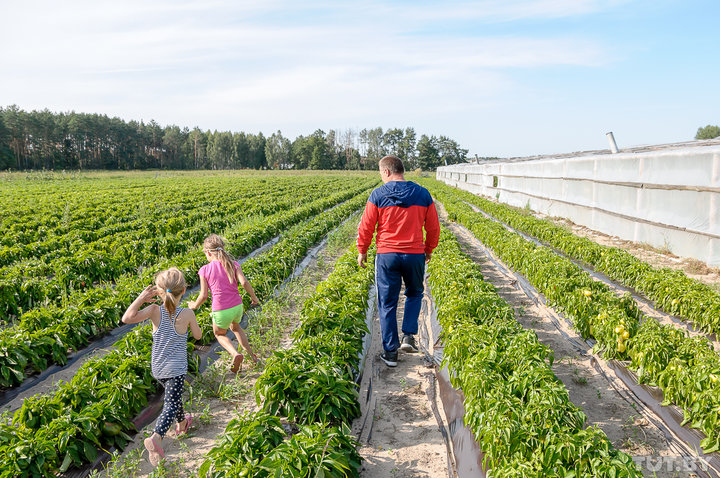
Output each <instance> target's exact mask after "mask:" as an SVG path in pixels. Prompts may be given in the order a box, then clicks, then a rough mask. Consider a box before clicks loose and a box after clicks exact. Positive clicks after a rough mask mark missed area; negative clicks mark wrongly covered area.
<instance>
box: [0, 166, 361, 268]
mask: <svg viewBox="0 0 720 478" xmlns="http://www.w3.org/2000/svg"><path fill="white" fill-rule="evenodd" d="M344 182H347V180H346V179H345V178H342V177H340V176H326V177H323V178H314V179H313V178H308V177H303V176H297V175H295V176H284V177H283V176H277V175H276V176H274V177H273V178H272V179H271V180H270V181H268V179H267V178H266V177H259V176H252V175H247V174H239V175H238V174H236V173H235V174H234V173H232V172H227V173H226V174H222V176H218V175H217V174H216V175H215V176H214V177H203V176H198V175H196V174H194V175H192V177H191V178H183V179H182V180H178V179H177V178H174V177H173V178H167V179H162V178H161V179H157V180H150V181H148V180H147V179H146V180H144V181H143V180H138V179H137V178H132V177H129V178H127V177H126V178H122V179H121V180H120V181H116V180H111V179H108V178H103V179H100V180H95V179H92V180H85V181H82V180H81V181H76V182H73V183H72V184H71V186H70V189H67V187H68V185H67V184H66V183H64V182H62V181H56V182H50V185H49V186H47V187H45V188H41V187H38V186H37V185H32V187H30V188H27V187H23V186H26V184H25V183H23V182H18V183H16V184H13V183H12V182H9V183H4V184H2V185H0V197H2V199H3V212H4V213H5V215H4V216H3V217H2V218H0V228H1V229H0V265H3V266H4V265H7V264H10V263H12V262H15V261H17V260H20V259H27V258H31V257H33V258H41V257H45V255H46V254H51V256H50V257H54V256H55V255H56V254H57V252H56V251H57V250H58V249H63V248H65V247H71V250H73V249H72V247H76V246H78V245H82V244H83V243H87V242H92V241H95V240H97V239H99V238H102V237H104V236H106V235H108V234H112V233H114V232H117V231H120V230H128V229H127V228H128V225H131V224H133V223H135V222H136V221H146V222H156V223H157V222H160V223H162V222H163V221H165V219H166V218H169V217H172V216H173V215H174V214H176V213H179V212H183V211H188V210H190V209H193V208H197V207H203V206H204V207H212V206H213V205H216V204H218V198H217V194H218V191H224V192H225V199H230V197H232V196H236V195H237V194H243V195H246V196H247V197H248V198H249V199H252V198H253V197H254V196H257V195H258V194H264V193H268V192H273V191H285V192H290V191H292V190H293V189H294V188H296V187H299V188H300V189H304V188H308V187H313V186H314V187H317V188H322V187H323V186H327V187H328V188H330V189H336V188H337V186H338V185H340V184H341V183H344ZM8 184H10V186H8ZM239 184H241V185H242V187H241V188H240V189H241V191H238V185H239ZM268 186H270V188H268ZM268 189H270V190H268ZM170 225H171V223H170ZM162 227H163V225H162V224H160V228H161V229H162Z"/></svg>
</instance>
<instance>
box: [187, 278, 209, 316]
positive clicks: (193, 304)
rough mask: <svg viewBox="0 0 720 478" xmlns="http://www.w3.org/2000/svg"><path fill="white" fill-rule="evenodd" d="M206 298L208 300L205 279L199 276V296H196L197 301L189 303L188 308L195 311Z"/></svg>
mask: <svg viewBox="0 0 720 478" xmlns="http://www.w3.org/2000/svg"><path fill="white" fill-rule="evenodd" d="M207 298H208V283H207V279H206V278H205V277H204V276H200V295H198V298H197V299H195V300H191V301H189V302H188V307H190V308H191V309H193V310H196V309H198V308H200V306H201V305H203V304H204V303H205V301H206V300H207Z"/></svg>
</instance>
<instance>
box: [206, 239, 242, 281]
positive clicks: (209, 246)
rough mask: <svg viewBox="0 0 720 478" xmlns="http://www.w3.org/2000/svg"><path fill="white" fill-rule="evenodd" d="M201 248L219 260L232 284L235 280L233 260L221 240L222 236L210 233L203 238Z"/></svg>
mask: <svg viewBox="0 0 720 478" xmlns="http://www.w3.org/2000/svg"><path fill="white" fill-rule="evenodd" d="M203 249H205V250H206V251H208V252H209V253H210V254H211V255H212V256H213V257H215V258H217V260H219V261H220V264H222V266H223V268H224V269H225V273H226V274H227V276H228V280H229V281H230V283H231V284H234V283H235V282H236V277H235V270H236V269H235V261H234V259H233V257H232V256H231V255H230V254H228V252H227V251H226V250H225V242H224V241H223V240H222V237H220V236H218V235H217V234H210V235H209V236H208V237H206V238H205V242H203Z"/></svg>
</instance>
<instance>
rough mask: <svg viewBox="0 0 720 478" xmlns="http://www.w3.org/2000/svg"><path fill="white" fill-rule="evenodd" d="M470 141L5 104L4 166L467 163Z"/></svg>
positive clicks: (1, 111)
mask: <svg viewBox="0 0 720 478" xmlns="http://www.w3.org/2000/svg"><path fill="white" fill-rule="evenodd" d="M467 153H468V150H467V149H463V148H460V146H459V145H458V144H457V142H455V141H454V140H452V139H450V138H448V137H445V136H439V137H436V136H428V135H425V134H423V135H421V136H420V138H418V137H417V134H416V133H415V130H414V129H413V128H410V127H408V128H405V129H399V128H391V129H388V130H385V131H383V129H382V128H372V129H362V130H360V131H355V130H351V129H348V130H345V131H339V130H330V131H329V132H327V133H326V132H324V131H323V130H320V129H318V130H316V131H315V132H314V133H312V134H310V135H308V136H302V135H301V136H298V137H297V138H295V139H294V140H292V141H291V140H290V139H289V138H286V137H284V136H283V135H282V133H281V132H280V131H277V132H275V133H273V134H272V135H270V136H269V137H265V136H264V135H263V134H262V133H258V134H252V133H244V132H232V131H203V130H201V129H200V128H198V127H195V128H193V129H192V130H191V129H189V128H187V127H184V128H180V127H179V126H176V125H169V126H164V127H163V126H160V125H159V124H158V123H156V122H155V121H150V122H148V123H145V122H143V121H139V122H138V121H124V120H122V119H120V118H110V117H108V116H107V115H101V114H87V113H75V112H70V113H53V112H51V111H49V110H47V109H45V110H42V111H30V112H26V111H23V110H21V109H19V108H18V107H17V106H15V105H13V106H9V107H7V108H0V170H32V169H47V170H60V169H117V170H129V169H246V168H249V169H376V168H377V163H378V160H379V159H380V158H382V157H383V156H385V155H387V154H395V155H397V156H398V157H400V158H401V159H403V161H405V162H406V167H407V168H408V169H417V168H421V169H423V170H433V169H435V168H437V167H438V166H440V165H444V164H456V163H462V162H465V161H466V160H467Z"/></svg>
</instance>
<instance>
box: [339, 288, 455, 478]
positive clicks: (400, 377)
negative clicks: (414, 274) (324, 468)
mask: <svg viewBox="0 0 720 478" xmlns="http://www.w3.org/2000/svg"><path fill="white" fill-rule="evenodd" d="M403 301H404V296H403V295H402V294H401V300H400V304H399V306H398V330H400V326H401V323H402V311H403V310H404V308H403ZM400 333H401V334H402V332H400ZM380 352H382V341H381V337H380V323H379V320H378V317H377V311H376V313H375V317H374V318H373V330H372V345H371V346H370V349H369V352H368V358H367V362H366V366H365V372H364V376H363V380H362V382H361V384H360V392H361V396H365V394H366V393H367V390H368V388H370V395H371V397H370V400H369V402H368V406H364V407H363V408H362V411H363V415H362V416H361V417H360V418H359V419H357V420H355V423H354V424H353V431H354V432H355V433H356V435H358V436H359V438H360V442H361V445H362V446H361V448H360V455H361V456H362V457H363V459H364V462H363V465H362V468H361V470H360V476H361V477H367V478H376V477H393V478H395V477H398V478H399V477H407V478H411V477H412V478H443V477H447V476H448V471H447V470H448V463H447V458H446V448H445V442H444V441H443V438H442V435H441V433H440V430H439V428H438V423H437V421H436V419H435V416H434V415H433V413H432V410H431V407H430V402H429V399H428V396H427V390H428V387H429V384H430V383H431V381H432V380H434V379H435V378H434V371H433V368H432V367H430V368H429V367H428V365H429V362H427V361H426V360H425V358H424V355H423V354H422V353H420V352H418V353H405V352H402V351H400V352H399V354H398V366H397V367H395V368H391V367H388V366H387V365H385V362H383V361H382V360H381V359H380V357H379V354H380ZM437 403H438V406H439V407H441V405H442V404H441V403H440V401H439V400H438V401H437ZM440 410H441V413H440V415H441V416H442V415H443V413H442V409H441V408H440ZM363 424H364V425H365V426H364V427H363Z"/></svg>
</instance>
